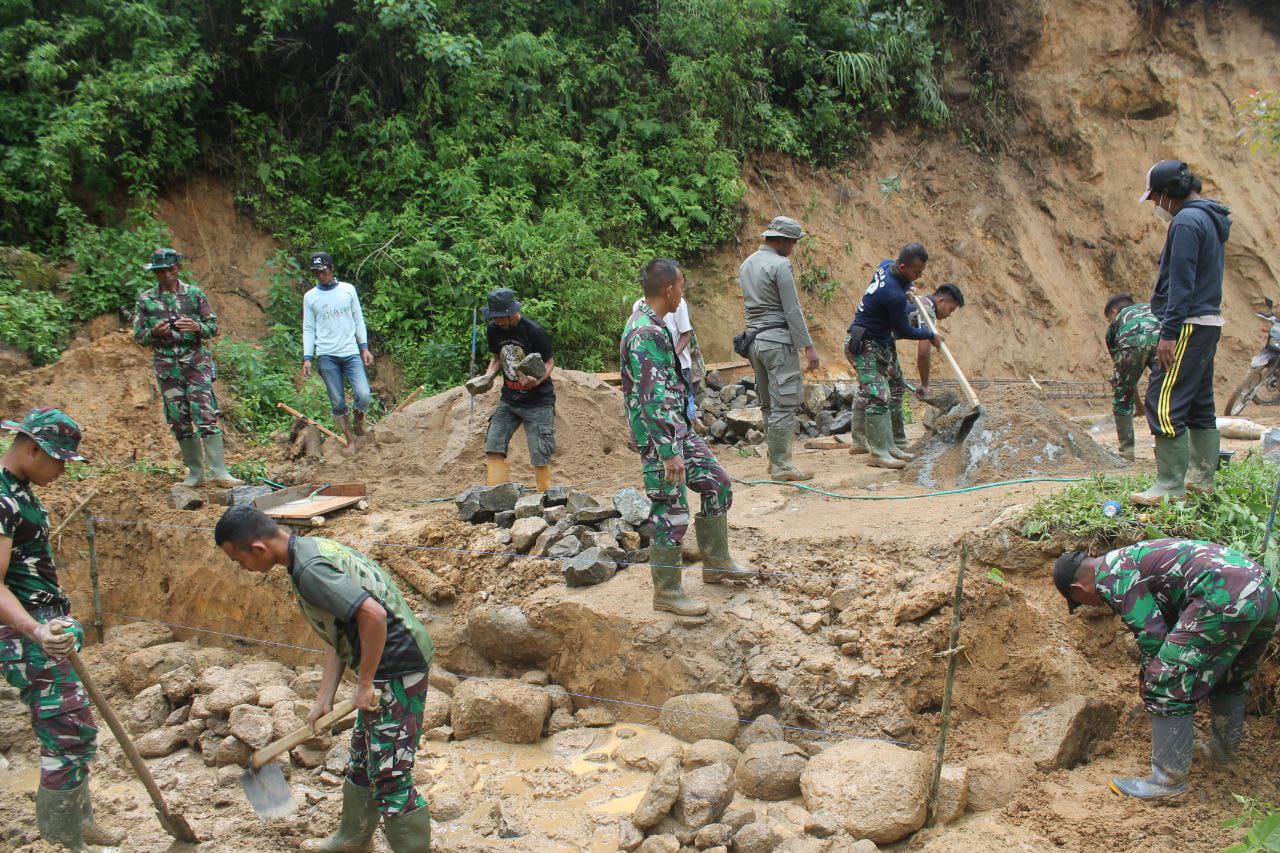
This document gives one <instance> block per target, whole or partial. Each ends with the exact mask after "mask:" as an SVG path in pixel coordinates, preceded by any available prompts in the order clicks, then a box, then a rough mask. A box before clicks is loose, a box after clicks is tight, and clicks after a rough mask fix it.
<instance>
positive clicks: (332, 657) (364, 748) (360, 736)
mask: <svg viewBox="0 0 1280 853" xmlns="http://www.w3.org/2000/svg"><path fill="white" fill-rule="evenodd" d="M213 538H214V542H216V543H217V545H218V547H220V548H221V549H222V550H223V551H224V552H225V553H226V555H227V556H228V557H230V558H231V559H232V560H234V561H235V562H237V563H239V564H240V567H241V568H242V569H245V570H246V571H250V572H268V571H270V570H271V569H272V568H273V567H274V566H284V567H285V568H286V569H287V570H288V574H289V581H290V583H291V584H292V586H293V592H294V595H295V596H296V597H297V600H298V606H299V607H300V608H302V614H303V616H304V617H306V620H307V622H308V623H310V625H311V627H312V628H313V629H315V632H316V633H317V634H319V635H320V637H321V639H323V640H324V641H325V644H326V645H327V646H328V648H327V649H326V650H325V656H324V671H323V675H322V677H321V680H320V686H319V689H318V690H317V692H316V700H315V704H314V705H313V706H312V708H311V713H310V714H308V715H307V721H308V722H309V723H311V724H312V725H314V724H315V721H316V720H318V719H320V718H321V717H323V716H324V715H326V714H328V713H329V711H330V710H332V708H333V699H334V695H335V694H336V693H337V690H338V682H339V680H340V679H341V677H342V672H343V670H344V669H345V668H346V667H348V666H349V667H351V668H352V669H353V670H355V672H356V690H355V696H354V698H353V700H352V701H353V702H354V704H355V706H356V707H357V708H358V709H359V714H358V715H357V717H356V725H355V728H354V729H353V730H352V733H351V754H350V757H349V758H348V760H347V778H346V781H345V782H344V783H343V786H342V821H341V823H340V824H339V826H338V831H337V832H335V833H334V834H333V835H330V836H329V837H328V838H326V839H324V840H323V841H316V840H311V841H308V842H306V843H305V844H304V849H307V850H318V851H328V853H339V852H340V851H364V850H367V849H369V847H370V846H371V844H372V841H373V833H374V830H376V829H377V828H378V821H379V819H381V820H382V821H383V832H385V833H386V836H387V842H388V844H390V846H391V850H392V851H393V853H406V851H415V852H416V851H425V850H428V849H429V848H430V843H431V816H430V813H429V812H428V809H427V804H426V801H425V800H424V799H423V798H422V795H421V794H419V793H418V790H417V788H415V787H414V784H413V763H414V758H415V756H416V753H417V750H418V740H419V738H420V737H421V734H422V715H423V711H424V709H425V707H426V698H427V670H428V667H429V666H430V664H431V658H432V655H433V654H434V653H435V647H434V646H433V645H432V643H431V638H430V636H428V635H427V629H426V628H424V627H423V626H422V623H421V622H419V621H418V618H417V617H416V616H414V615H413V611H412V609H410V607H409V605H408V603H407V602H406V601H405V600H404V597H403V596H402V595H401V594H400V590H399V589H398V588H397V587H396V584H395V582H394V581H393V580H392V579H391V577H390V576H389V575H388V574H387V573H386V571H385V570H384V569H383V568H382V567H381V566H379V565H378V564H377V563H375V562H374V561H373V560H371V559H370V558H369V557H367V556H365V555H364V554H361V553H360V552H359V551H356V550H354V549H352V548H348V547H347V546H345V545H341V544H339V543H337V542H334V541H332V540H329V539H320V538H317V537H311V536H298V535H295V534H292V533H289V532H287V531H286V530H284V529H283V528H281V527H280V526H279V525H278V524H276V522H275V521H274V520H273V519H271V518H270V517H268V516H267V515H265V514H264V513H263V512H262V511H261V510H259V509H258V508H257V507H253V506H248V505H242V506H236V507H232V508H231V509H229V510H227V511H226V512H225V513H223V515H222V518H220V519H219V520H218V524H217V526H216V527H215V528H214V532H213ZM375 688H376V690H377V694H376V698H375V692H374V691H375Z"/></svg>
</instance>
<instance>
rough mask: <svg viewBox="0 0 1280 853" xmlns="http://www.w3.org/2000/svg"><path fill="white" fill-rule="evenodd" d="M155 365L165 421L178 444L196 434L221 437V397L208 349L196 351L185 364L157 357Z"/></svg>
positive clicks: (215, 371)
mask: <svg viewBox="0 0 1280 853" xmlns="http://www.w3.org/2000/svg"><path fill="white" fill-rule="evenodd" d="M152 366H153V367H154V368H155V372H156V384H157V385H158V386H159V387H160V400H161V402H162V403H163V405H164V419H165V421H166V422H167V423H168V424H169V429H171V430H173V435H174V437H175V438H177V439H178V441H182V440H183V439H185V438H192V437H194V436H195V435H196V433H199V434H200V435H217V434H218V433H219V432H221V431H222V430H220V429H219V428H218V415H219V412H218V398H217V396H215V395H214V393H213V380H214V377H215V376H216V375H217V370H216V369H215V367H214V364H213V356H212V355H210V354H209V352H208V351H207V350H200V351H198V352H195V353H193V354H192V356H191V358H190V359H188V360H184V361H179V360H176V359H169V358H157V359H155V360H154V361H153V363H152Z"/></svg>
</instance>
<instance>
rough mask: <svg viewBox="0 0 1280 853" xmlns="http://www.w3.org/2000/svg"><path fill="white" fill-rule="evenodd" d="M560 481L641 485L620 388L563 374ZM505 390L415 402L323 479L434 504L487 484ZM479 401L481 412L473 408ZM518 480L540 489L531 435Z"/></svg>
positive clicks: (556, 467) (334, 462)
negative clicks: (488, 448) (490, 441)
mask: <svg viewBox="0 0 1280 853" xmlns="http://www.w3.org/2000/svg"><path fill="white" fill-rule="evenodd" d="M555 385H556V455H555V457H554V459H553V460H552V463H551V465H552V471H553V482H555V483H558V484H562V485H572V486H573V487H575V488H579V489H586V490H587V491H592V490H593V488H594V486H598V488H597V489H594V490H596V491H605V490H607V488H608V486H610V485H613V486H614V487H615V488H616V487H617V486H619V485H624V484H626V483H627V482H630V481H632V480H634V481H637V482H638V481H639V480H640V458H639V457H638V456H637V455H636V454H635V453H633V452H632V451H631V450H630V449H628V446H627V444H628V438H629V436H630V435H631V430H630V428H629V427H628V426H627V422H626V417H625V416H624V414H623V409H622V394H621V392H619V391H618V389H617V388H614V387H613V386H611V385H608V384H607V383H605V382H603V381H601V380H600V379H598V378H597V377H596V376H594V375H593V374H590V373H579V372H578V371H574V370H557V371H556V372H555ZM498 394H499V391H498V389H497V388H494V390H492V391H490V392H489V393H487V394H481V395H479V396H477V397H474V398H472V397H471V396H470V395H469V394H467V393H466V391H464V390H463V389H462V388H461V387H459V388H451V389H449V390H448V391H444V392H442V393H440V394H437V395H436V396H434V397H429V398H427V399H425V400H419V401H417V402H415V403H413V404H411V405H410V406H409V407H408V408H407V409H405V410H404V411H403V412H400V413H398V414H395V415H392V416H390V417H388V418H387V419H386V420H385V421H383V422H381V423H379V424H378V425H377V427H376V429H375V430H374V433H373V436H372V437H371V438H370V439H369V440H368V441H367V442H366V443H365V444H364V445H363V446H362V447H361V448H360V449H359V450H358V451H357V452H356V453H355V454H353V455H351V456H349V457H344V456H341V455H339V454H337V453H333V454H330V457H329V459H328V461H327V463H326V464H325V466H324V467H323V468H322V469H321V472H320V476H322V477H323V478H324V479H325V480H327V481H330V482H335V483H337V482H365V483H368V485H369V487H370V490H371V491H372V493H374V494H383V495H388V494H393V495H395V496H396V497H406V498H434V497H443V496H449V495H454V494H457V493H458V492H460V491H462V490H463V489H464V488H466V487H467V486H469V485H471V484H473V483H483V482H484V479H485V475H484V436H485V430H486V429H487V427H488V423H489V416H490V415H491V414H492V413H493V409H494V407H495V406H496V405H497V403H498ZM472 399H474V400H475V411H474V412H472V411H471V408H470V405H471V401H472ZM508 458H509V459H510V460H511V477H512V479H513V480H517V481H521V482H525V483H529V484H532V483H533V469H532V468H531V467H530V465H529V450H528V446H527V445H526V444H525V438H524V431H523V430H519V431H517V432H516V434H515V436H513V437H512V439H511V447H510V449H509V455H508Z"/></svg>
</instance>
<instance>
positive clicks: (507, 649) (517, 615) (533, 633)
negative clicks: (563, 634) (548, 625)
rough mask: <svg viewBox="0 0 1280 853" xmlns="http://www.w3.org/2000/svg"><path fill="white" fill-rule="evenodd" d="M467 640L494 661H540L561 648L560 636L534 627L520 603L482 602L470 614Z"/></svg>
mask: <svg viewBox="0 0 1280 853" xmlns="http://www.w3.org/2000/svg"><path fill="white" fill-rule="evenodd" d="M467 640H468V641H469V642H470V643H471V647H472V648H473V649H475V650H476V651H477V652H479V653H480V654H482V655H483V656H484V657H486V658H488V659H489V660H492V661H499V662H502V663H511V664H527V663H539V662H541V661H543V660H546V659H547V658H549V657H551V656H552V655H554V654H556V653H557V652H559V651H560V638H559V637H557V636H556V635H555V634H552V633H550V632H548V631H543V630H542V629H540V628H535V627H534V626H533V625H531V624H530V623H529V617H528V615H527V614H526V613H525V612H524V610H522V609H521V608H520V607H519V605H516V604H510V605H507V606H506V607H494V606H491V605H482V606H480V607H477V608H476V609H475V610H472V611H471V614H470V615H469V616H468V617H467Z"/></svg>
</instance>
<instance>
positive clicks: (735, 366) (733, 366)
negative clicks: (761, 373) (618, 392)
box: [596, 359, 751, 385]
mask: <svg viewBox="0 0 1280 853" xmlns="http://www.w3.org/2000/svg"><path fill="white" fill-rule="evenodd" d="M750 366H751V362H749V361H747V360H746V359H738V360H737V361H718V362H716V363H715V364H708V365H707V372H708V373H710V372H711V371H713V370H739V369H741V368H744V367H750ZM596 377H597V378H599V379H601V380H603V381H605V382H608V383H609V384H610V385H620V384H622V374H621V373H618V372H617V371H614V372H612V373H597V374H596Z"/></svg>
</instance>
